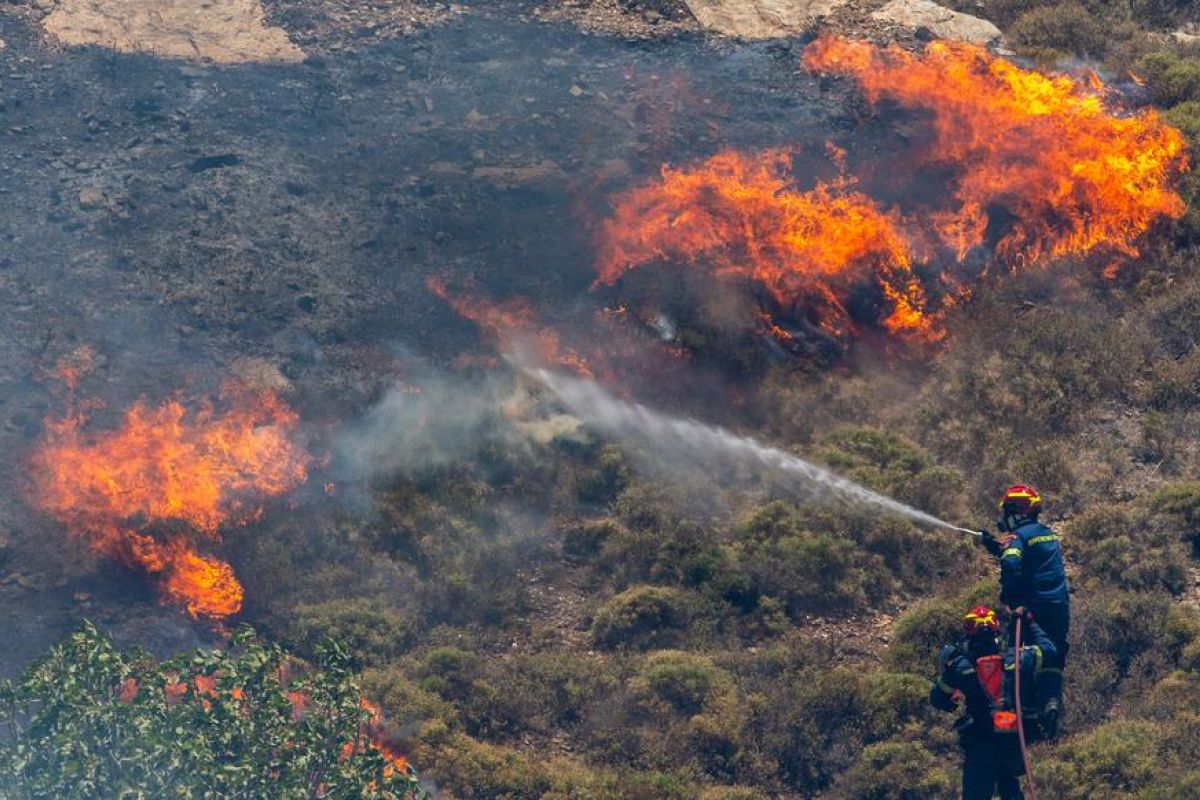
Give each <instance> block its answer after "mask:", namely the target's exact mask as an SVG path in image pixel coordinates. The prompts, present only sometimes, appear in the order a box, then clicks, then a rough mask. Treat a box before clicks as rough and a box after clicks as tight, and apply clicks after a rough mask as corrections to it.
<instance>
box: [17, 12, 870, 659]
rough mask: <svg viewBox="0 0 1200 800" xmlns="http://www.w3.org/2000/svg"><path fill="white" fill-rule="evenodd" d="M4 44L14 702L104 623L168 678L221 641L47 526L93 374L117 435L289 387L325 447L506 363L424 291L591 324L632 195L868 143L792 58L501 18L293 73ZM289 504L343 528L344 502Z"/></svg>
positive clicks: (351, 53) (37, 34)
mask: <svg viewBox="0 0 1200 800" xmlns="http://www.w3.org/2000/svg"><path fill="white" fill-rule="evenodd" d="M287 5H289V6H292V7H293V10H294V11H295V12H296V14H298V15H299V14H302V11H303V9H304V8H305V7H306V6H305V4H303V3H300V4H287ZM280 13H282V12H280ZM272 19H274V20H275V21H278V20H279V13H275V12H272ZM312 24H313V26H314V27H313V30H314V35H315V36H317V37H318V39H319V38H320V37H321V36H322V35H324V34H323V33H321V29H320V25H319V24H318V23H315V22H314V23H312ZM0 39H4V40H5V41H6V42H7V47H6V48H5V49H3V50H0V76H3V78H4V89H3V95H2V99H0V137H2V138H3V147H4V152H5V158H4V159H3V161H2V162H0V296H2V297H3V302H4V308H5V312H6V313H5V314H3V315H2V316H0V365H2V366H3V368H2V369H0V381H2V385H0V446H2V447H3V448H4V451H5V453H6V454H7V457H6V458H4V459H3V461H2V462H0V483H2V484H3V487H4V500H3V502H2V503H0V608H2V611H0V641H3V642H5V646H4V648H3V650H2V651H0V653H2V654H0V671H2V672H5V673H10V672H12V671H13V670H14V669H16V668H18V667H19V666H21V665H22V664H24V663H26V662H27V661H28V659H29V658H31V657H32V656H33V655H35V654H37V653H39V652H40V651H42V650H43V649H44V648H45V647H46V646H47V645H48V644H49V643H50V642H51V641H53V640H54V639H56V638H57V637H58V636H60V635H61V634H62V633H63V632H64V631H65V630H66V629H68V628H70V627H71V626H73V625H74V624H75V622H76V621H77V620H78V618H79V616H80V615H82V614H88V615H90V616H92V617H93V618H95V619H97V620H98V621H99V622H101V623H103V624H105V625H106V626H107V627H109V628H110V629H113V630H114V631H115V632H116V633H117V634H118V637H119V638H124V639H126V640H138V641H142V642H144V643H148V644H150V645H152V646H155V647H156V648H158V649H161V650H173V649H178V647H180V646H181V645H182V644H184V643H186V642H188V641H190V640H191V638H192V637H196V636H203V635H206V633H205V631H204V629H203V628H202V626H195V625H192V624H190V623H189V622H188V621H187V620H186V618H184V617H182V615H181V614H180V613H179V612H177V611H176V610H175V609H172V608H162V607H159V606H158V605H157V603H156V602H155V598H154V594H153V589H152V587H151V585H150V583H149V582H148V581H147V580H146V579H145V578H144V577H143V576H140V575H137V574H134V573H132V572H128V571H126V570H123V569H121V568H120V567H117V566H113V565H111V564H107V563H105V562H104V561H103V560H102V559H99V558H96V557H93V556H90V555H88V554H87V553H86V552H85V548H84V547H83V546H82V545H81V544H79V543H76V542H71V541H69V540H68V538H67V535H66V532H65V531H63V530H61V529H60V528H59V527H58V526H56V525H54V524H53V523H52V522H50V521H49V520H47V519H46V518H44V517H42V516H40V515H39V514H37V513H36V512H34V511H33V510H31V508H30V505H29V503H28V496H27V495H28V476H27V475H26V474H25V473H26V466H25V464H26V461H25V454H26V453H27V452H28V451H29V449H30V447H31V446H32V445H33V444H34V443H35V442H36V440H37V438H38V437H39V436H40V433H41V430H42V420H43V418H44V417H45V415H46V414H47V413H50V412H54V411H57V410H60V409H61V408H62V407H63V404H64V402H65V398H64V390H63V388H62V387H61V385H59V384H58V383H56V382H55V381H53V380H52V379H50V378H48V377H47V376H46V371H47V369H48V368H49V367H50V366H51V365H52V364H53V363H54V362H55V360H56V359H58V358H60V357H62V356H64V355H66V354H69V353H71V352H72V351H74V350H75V349H76V348H77V347H79V346H80V345H90V346H91V347H93V348H94V349H95V350H96V352H97V354H98V359H97V367H96V369H95V370H94V372H93V373H92V374H90V375H89V376H87V377H85V378H84V380H83V383H82V386H81V388H80V391H79V394H80V396H81V397H95V398H99V399H100V400H102V401H104V403H105V404H106V406H105V408H104V409H102V410H99V411H97V412H96V418H97V422H99V423H101V424H103V423H104V422H106V421H107V422H111V421H113V420H114V419H115V418H116V415H117V414H118V413H119V412H120V410H121V409H122V408H124V407H125V406H126V405H127V404H128V403H129V402H131V401H132V400H133V399H135V398H136V397H138V396H140V395H146V396H148V397H149V398H151V399H154V400H158V399H162V398H165V397H167V396H169V395H170V394H171V393H172V392H174V391H176V390H180V391H183V392H185V393H186V394H188V395H192V396H195V395H203V394H204V393H206V392H211V391H213V390H214V389H215V388H216V386H217V384H218V383H219V381H220V380H221V379H223V378H225V377H228V376H229V375H230V374H231V373H233V372H236V371H237V370H238V369H242V368H244V367H245V365H246V364H251V365H256V364H257V365H260V366H261V365H265V367H262V369H265V371H266V372H268V373H270V374H272V375H274V374H282V375H283V376H284V378H285V379H286V381H287V382H288V383H289V385H290V386H291V387H292V388H291V393H290V395H289V398H288V399H289V400H290V402H292V403H293V404H294V405H296V406H297V407H298V408H299V410H300V412H301V414H302V416H303V418H304V419H305V421H306V423H307V424H308V425H309V426H311V427H312V428H313V429H314V430H315V433H314V436H315V438H316V439H317V440H318V442H319V440H320V435H321V431H323V430H328V429H330V428H332V427H334V426H336V425H337V424H338V422H339V421H343V420H346V419H348V418H352V417H353V415H354V414H356V413H358V412H359V411H361V409H362V408H363V407H364V406H365V405H366V404H367V403H369V402H370V401H371V400H372V399H374V398H375V397H377V396H378V394H379V392H380V391H381V389H382V388H383V387H384V386H386V385H387V384H388V383H390V382H391V381H393V380H395V379H396V378H397V376H402V375H403V374H404V372H405V370H407V369H409V368H410V367H411V366H412V364H414V363H417V362H432V363H435V364H442V363H449V362H450V361H451V359H452V358H453V357H454V356H455V355H457V354H458V353H460V352H462V351H464V350H472V349H477V348H478V347H479V341H478V335H477V332H476V330H475V329H474V328H473V327H472V326H471V325H470V324H469V323H466V322H463V321H462V320H460V319H458V318H457V317H456V316H455V315H454V314H453V313H451V312H450V311H449V310H448V309H447V308H446V307H445V305H444V304H443V303H442V302H441V301H439V300H438V299H436V298H435V297H433V296H432V295H431V294H430V293H429V292H428V291H427V289H426V288H425V285H424V279H425V277H426V276H427V275H429V274H431V273H440V272H445V271H449V272H451V273H457V274H473V275H474V276H476V277H477V278H478V279H479V280H480V281H481V283H482V284H483V285H484V287H486V288H487V289H488V290H490V291H491V292H493V293H494V294H495V295H497V296H499V297H506V296H510V295H513V294H518V293H519V294H526V295H531V296H534V297H537V298H538V299H539V305H540V306H542V307H545V308H547V309H550V310H551V319H550V320H549V321H551V322H553V315H554V314H555V313H557V314H559V315H561V316H562V317H563V318H569V317H571V315H572V314H575V313H577V311H578V307H579V303H580V302H581V298H585V297H586V296H587V295H588V291H589V285H590V283H591V281H592V278H593V272H592V269H591V259H592V248H591V234H590V225H591V224H592V223H593V222H594V221H595V219H596V218H597V216H598V214H599V213H600V210H602V209H603V202H604V198H605V196H606V195H607V193H608V192H609V191H612V190H615V189H617V188H620V187H623V186H625V185H628V184H629V183H630V182H632V181H634V180H636V179H637V178H638V177H639V176H644V175H647V174H651V173H653V172H655V171H656V170H657V169H658V168H659V166H660V165H661V164H662V163H663V162H665V161H672V162H678V161H682V160H686V159H688V158H691V157H698V156H704V155H708V154H711V153H712V152H713V151H715V150H717V149H718V148H721V147H725V146H736V147H743V148H753V147H770V146H775V145H781V144H787V145H792V146H795V147H797V149H798V152H801V153H803V152H804V150H805V148H809V149H811V150H812V152H813V153H814V158H813V164H818V163H822V161H823V156H822V155H821V154H822V153H823V143H824V140H825V138H826V137H827V136H829V135H830V132H831V131H836V130H838V129H839V128H844V127H845V125H846V123H847V117H846V116H845V114H846V112H845V110H844V108H843V103H844V98H843V97H842V95H840V94H837V93H829V92H827V91H823V90H822V88H821V86H819V85H818V83H817V82H816V81H815V80H814V79H812V78H810V77H809V76H807V75H806V74H804V73H803V72H801V71H800V70H799V68H798V65H797V61H798V50H797V49H795V48H794V47H793V45H791V44H789V43H757V44H750V45H738V44H731V43H722V42H717V41H713V40H711V39H706V38H704V37H701V36H699V35H681V36H676V37H672V38H670V39H668V40H664V41H629V40H626V39H621V38H615V37H602V36H594V35H587V34H586V32H581V31H580V30H579V29H578V28H577V27H576V26H573V25H566V24H551V23H545V22H534V21H530V20H523V19H520V18H516V19H513V18H510V17H509V16H508V15H506V14H503V13H483V12H477V13H471V14H462V15H449V16H447V18H445V19H444V20H441V23H440V24H438V25H434V26H430V27H424V28H417V29H414V31H413V32H412V33H411V34H410V35H406V36H401V37H396V38H387V37H385V38H383V39H382V40H379V41H371V42H370V43H369V44H367V45H365V46H360V47H357V48H355V49H352V50H350V49H347V50H345V51H343V52H334V48H332V47H330V48H329V53H328V54H327V55H322V56H317V57H311V58H309V59H308V60H307V61H305V62H303V63H295V64H277V65H259V64H240V65H228V66H220V65H212V64H207V65H206V64H199V63H190V62H186V61H173V60H163V59H158V58H155V57H152V56H146V55H129V54H120V53H115V52H112V51H110V50H105V49H100V48H79V49H58V48H53V47H49V46H47V45H46V44H45V42H44V39H43V35H42V32H41V30H40V28H39V27H38V26H37V24H36V20H35V19H33V18H32V17H30V16H22V15H0ZM302 43H303V42H302ZM816 169H818V168H817V167H814V170H816ZM239 364H240V365H242V366H241V367H239V366H237V365H239ZM252 369H259V367H253V368H252ZM276 371H277V372H276ZM320 480H321V478H320V476H319V475H316V476H314V478H313V479H312V481H310V483H313V484H314V485H316V486H317V487H318V489H319V485H320ZM289 502H291V503H293V504H312V508H311V509H307V510H305V511H304V513H306V514H307V513H324V512H323V509H325V508H327V506H326V505H322V503H324V502H325V500H324V493H322V492H320V491H314V492H312V493H311V496H310V495H307V494H304V493H301V494H300V495H298V496H297V497H295V498H293V499H292V500H291V501H289ZM301 516H303V515H301ZM271 519H272V517H271V514H270V513H268V514H267V516H266V518H265V520H264V522H263V523H262V525H270V524H271ZM255 535H256V530H255V529H254V528H253V527H252V528H249V529H246V530H240V531H233V532H231V533H230V538H231V539H237V538H239V537H242V538H247V539H248V538H252V537H254V536H255ZM234 567H235V569H236V567H237V564H236V561H235V564H234ZM255 591H256V589H255V587H254V586H253V585H249V586H247V595H248V597H247V600H248V608H251V609H252V608H253V604H254V596H255Z"/></svg>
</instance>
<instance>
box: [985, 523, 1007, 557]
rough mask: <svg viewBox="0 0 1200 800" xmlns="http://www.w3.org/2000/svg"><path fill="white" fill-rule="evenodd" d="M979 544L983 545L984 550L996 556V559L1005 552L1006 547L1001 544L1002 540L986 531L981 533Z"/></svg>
mask: <svg viewBox="0 0 1200 800" xmlns="http://www.w3.org/2000/svg"><path fill="white" fill-rule="evenodd" d="M979 543H980V544H982V545H983V549H984V550H987V551H988V552H989V553H991V554H992V555H994V556H995V557H996V558H999V557H1000V554H1001V553H1002V552H1004V546H1003V545H1002V544H1000V540H999V539H997V538H996V537H995V536H993V535H992V532H991V531H989V530H987V529H984V530H982V531H980V532H979Z"/></svg>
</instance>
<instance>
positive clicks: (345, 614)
mask: <svg viewBox="0 0 1200 800" xmlns="http://www.w3.org/2000/svg"><path fill="white" fill-rule="evenodd" d="M417 627H418V626H417V623H416V621H415V620H414V619H413V617H412V616H410V615H406V614H401V613H400V612H398V611H393V610H392V609H389V608H388V607H387V606H385V605H382V604H381V603H380V602H379V600H378V598H366V597H356V598H352V599H346V600H330V601H328V602H325V603H317V604H315V605H307V604H302V605H299V606H296V607H295V608H294V609H293V610H292V619H291V625H290V626H289V630H288V638H289V640H290V641H291V642H292V643H293V645H294V646H295V647H296V648H298V649H300V650H301V651H302V652H305V653H311V652H314V650H315V648H316V647H317V645H319V644H320V643H321V642H323V641H325V640H326V639H335V640H337V641H339V642H344V643H345V644H346V646H347V648H349V650H350V652H351V653H353V654H354V655H355V657H356V658H359V659H362V660H363V661H365V662H367V663H372V664H377V663H382V662H385V661H387V660H388V659H391V658H394V657H396V656H397V655H399V654H400V653H401V652H403V650H404V649H405V648H406V647H407V646H408V645H409V644H410V643H411V642H412V641H413V639H414V637H415V635H416V631H417Z"/></svg>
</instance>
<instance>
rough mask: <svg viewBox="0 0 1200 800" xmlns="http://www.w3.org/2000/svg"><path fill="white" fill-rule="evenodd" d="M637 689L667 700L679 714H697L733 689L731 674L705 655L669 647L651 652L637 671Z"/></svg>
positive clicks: (658, 699)
mask: <svg viewBox="0 0 1200 800" xmlns="http://www.w3.org/2000/svg"><path fill="white" fill-rule="evenodd" d="M634 686H635V687H636V689H635V690H637V691H641V692H642V693H643V694H646V695H649V696H650V697H652V698H654V699H655V700H657V701H660V702H662V703H666V704H667V705H668V706H670V707H671V708H672V709H674V710H675V711H676V712H678V713H680V714H685V715H688V716H691V715H693V714H698V713H700V711H701V710H702V709H704V708H705V706H706V705H708V704H710V702H711V701H713V700H714V698H721V697H725V696H728V695H729V693H731V692H732V691H733V682H732V680H731V679H730V677H729V674H728V673H727V672H725V671H724V670H721V669H718V668H717V667H716V666H715V665H714V664H713V662H712V660H711V659H708V658H705V657H704V656H698V655H693V654H691V653H682V652H679V651H675V650H666V651H662V652H658V653H654V654H652V655H651V656H650V657H649V658H648V659H647V660H646V663H645V664H643V665H642V667H641V669H640V670H638V676H637V679H636V681H635V684H634Z"/></svg>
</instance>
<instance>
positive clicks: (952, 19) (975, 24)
mask: <svg viewBox="0 0 1200 800" xmlns="http://www.w3.org/2000/svg"><path fill="white" fill-rule="evenodd" d="M871 18H872V19H875V20H878V21H880V22H890V23H893V24H895V25H899V26H901V27H904V28H911V29H916V28H926V29H928V30H929V31H930V32H931V33H932V34H933V35H934V36H936V37H937V38H939V39H955V40H957V41H961V42H971V43H973V44H990V43H992V42H994V41H996V40H997V39H999V38H1000V29H999V28H997V27H996V26H995V25H993V24H992V23H990V22H988V21H987V20H986V19H980V18H979V17H972V16H971V15H970V14H962V13H959V12H957V11H951V10H950V9H948V8H946V7H944V6H939V5H938V4H937V3H935V2H933V0H892V2H890V3H888V4H887V5H886V6H884V7H883V8H881V9H879V10H878V11H876V12H875V13H873V14H872V15H871Z"/></svg>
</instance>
